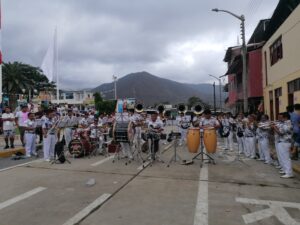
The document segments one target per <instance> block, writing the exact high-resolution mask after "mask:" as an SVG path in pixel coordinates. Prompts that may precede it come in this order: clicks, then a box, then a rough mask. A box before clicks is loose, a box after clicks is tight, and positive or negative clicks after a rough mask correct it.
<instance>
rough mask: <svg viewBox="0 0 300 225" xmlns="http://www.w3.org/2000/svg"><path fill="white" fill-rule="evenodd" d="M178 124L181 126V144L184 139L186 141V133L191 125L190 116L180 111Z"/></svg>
mask: <svg viewBox="0 0 300 225" xmlns="http://www.w3.org/2000/svg"><path fill="white" fill-rule="evenodd" d="M177 126H178V128H179V132H180V134H181V137H180V140H179V146H181V145H182V144H183V142H184V141H186V135H187V131H188V128H189V126H190V118H189V117H188V116H186V115H184V113H180V116H179V117H178V119H177Z"/></svg>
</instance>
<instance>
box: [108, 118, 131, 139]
mask: <svg viewBox="0 0 300 225" xmlns="http://www.w3.org/2000/svg"><path fill="white" fill-rule="evenodd" d="M112 133H113V140H114V141H116V142H129V143H131V142H133V138H134V129H133V123H132V122H116V123H115V124H114V126H113V132H112Z"/></svg>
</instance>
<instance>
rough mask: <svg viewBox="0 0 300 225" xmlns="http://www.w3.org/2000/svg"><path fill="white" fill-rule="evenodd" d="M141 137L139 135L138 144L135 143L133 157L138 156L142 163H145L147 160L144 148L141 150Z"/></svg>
mask: <svg viewBox="0 0 300 225" xmlns="http://www.w3.org/2000/svg"><path fill="white" fill-rule="evenodd" d="M141 140H142V139H141V137H140V136H139V135H138V137H137V139H136V145H135V150H134V151H133V152H132V156H133V158H135V157H136V158H137V159H138V160H140V162H141V163H145V160H144V159H143V157H142V150H141Z"/></svg>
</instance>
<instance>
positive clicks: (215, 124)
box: [199, 109, 220, 129]
mask: <svg viewBox="0 0 300 225" xmlns="http://www.w3.org/2000/svg"><path fill="white" fill-rule="evenodd" d="M203 116H204V117H203V118H202V119H201V121H200V124H199V127H200V128H202V129H208V128H214V129H218V128H220V123H219V121H218V120H217V119H216V118H214V117H212V115H211V111H210V110H209V109H206V110H204V112H203Z"/></svg>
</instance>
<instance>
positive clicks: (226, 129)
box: [221, 113, 233, 150]
mask: <svg viewBox="0 0 300 225" xmlns="http://www.w3.org/2000/svg"><path fill="white" fill-rule="evenodd" d="M221 123H222V126H223V133H226V135H225V136H226V137H224V148H225V150H228V149H229V150H233V132H232V127H233V118H232V117H231V113H226V114H225V115H224V116H223V117H222V119H221Z"/></svg>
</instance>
